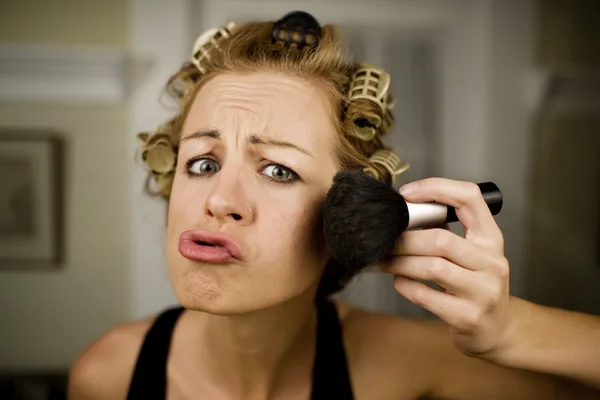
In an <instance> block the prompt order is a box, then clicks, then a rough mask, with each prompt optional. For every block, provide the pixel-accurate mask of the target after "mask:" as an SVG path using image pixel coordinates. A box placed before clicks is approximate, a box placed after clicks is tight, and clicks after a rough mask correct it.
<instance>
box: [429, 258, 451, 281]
mask: <svg viewBox="0 0 600 400" xmlns="http://www.w3.org/2000/svg"><path fill="white" fill-rule="evenodd" d="M448 272H449V271H448V264H447V263H446V260H444V259H443V258H434V259H433V260H432V261H431V263H430V265H429V277H430V279H431V280H433V281H439V282H442V281H446V280H447V279H448Z"/></svg>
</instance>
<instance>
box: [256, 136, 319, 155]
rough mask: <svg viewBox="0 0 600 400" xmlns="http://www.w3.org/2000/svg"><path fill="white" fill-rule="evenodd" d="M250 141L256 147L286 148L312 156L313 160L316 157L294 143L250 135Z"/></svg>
mask: <svg viewBox="0 0 600 400" xmlns="http://www.w3.org/2000/svg"><path fill="white" fill-rule="evenodd" d="M248 141H249V142H250V143H251V144H255V145H263V146H274V147H285V148H289V149H296V150H298V151H300V152H302V153H304V154H306V155H308V156H311V157H313V158H314V157H315V156H313V155H312V153H311V152H310V151H308V150H306V149H304V148H302V147H300V146H297V145H295V144H294V143H290V142H285V141H281V140H275V139H271V138H267V137H260V136H258V135H250V137H249V138H248Z"/></svg>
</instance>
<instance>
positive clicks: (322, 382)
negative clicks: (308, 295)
mask: <svg viewBox="0 0 600 400" xmlns="http://www.w3.org/2000/svg"><path fill="white" fill-rule="evenodd" d="M317 315H318V317H317V349H316V355H315V363H314V366H313V387H312V395H311V400H325V399H336V400H352V399H354V396H353V391H352V383H351V379H350V372H349V370H348V362H347V359H346V351H345V349H344V338H343V332H342V326H341V324H340V320H339V315H338V312H337V307H336V305H335V303H334V302H333V301H331V300H320V301H318V302H317Z"/></svg>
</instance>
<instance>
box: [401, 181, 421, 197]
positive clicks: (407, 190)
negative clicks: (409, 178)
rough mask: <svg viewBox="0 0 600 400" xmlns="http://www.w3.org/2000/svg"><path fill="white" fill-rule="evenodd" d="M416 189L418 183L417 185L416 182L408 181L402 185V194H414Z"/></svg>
mask: <svg viewBox="0 0 600 400" xmlns="http://www.w3.org/2000/svg"><path fill="white" fill-rule="evenodd" d="M416 191H417V185H415V184H414V183H407V184H406V185H402V187H401V188H400V194H401V195H409V194H413V193H414V192H416Z"/></svg>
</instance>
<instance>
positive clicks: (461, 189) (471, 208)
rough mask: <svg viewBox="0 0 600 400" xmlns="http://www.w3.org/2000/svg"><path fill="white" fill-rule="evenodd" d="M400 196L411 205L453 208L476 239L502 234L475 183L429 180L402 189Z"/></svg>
mask: <svg viewBox="0 0 600 400" xmlns="http://www.w3.org/2000/svg"><path fill="white" fill-rule="evenodd" d="M400 193H401V194H402V196H403V197H404V198H405V200H407V201H409V202H415V203H422V202H430V201H434V202H437V203H441V204H446V205H450V206H452V207H454V208H455V209H456V215H457V217H458V218H459V220H460V222H461V223H462V224H463V225H464V226H465V228H466V229H468V230H471V231H473V233H475V234H476V235H488V236H497V235H498V233H499V231H500V230H499V228H498V226H497V224H496V221H495V220H494V217H493V216H492V214H491V212H490V210H489V208H488V206H487V204H486V202H485V200H484V199H483V195H482V193H481V190H480V189H479V187H478V186H477V185H476V184H474V183H471V182H461V181H454V180H450V179H444V178H427V179H423V180H420V181H416V182H411V183H409V184H407V185H404V186H402V187H401V188H400Z"/></svg>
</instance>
